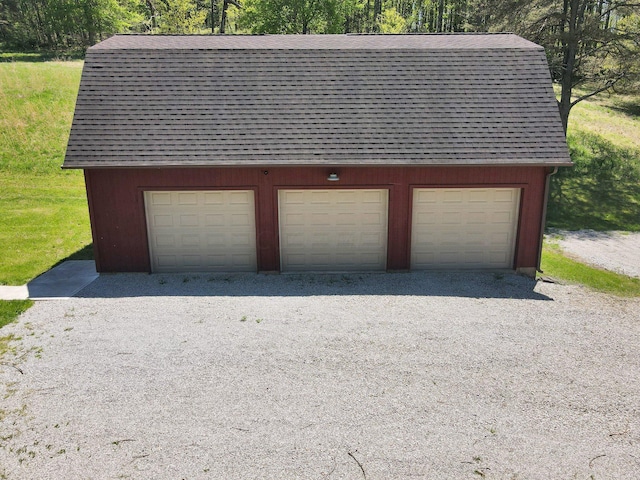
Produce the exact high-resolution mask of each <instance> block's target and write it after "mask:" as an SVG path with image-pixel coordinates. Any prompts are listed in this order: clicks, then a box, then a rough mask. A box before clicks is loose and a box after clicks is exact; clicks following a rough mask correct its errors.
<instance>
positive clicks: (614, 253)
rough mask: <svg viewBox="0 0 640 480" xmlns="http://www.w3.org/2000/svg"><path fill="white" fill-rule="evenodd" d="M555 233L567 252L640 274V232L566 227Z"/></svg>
mask: <svg viewBox="0 0 640 480" xmlns="http://www.w3.org/2000/svg"><path fill="white" fill-rule="evenodd" d="M552 237H555V238H557V239H558V240H557V241H558V244H559V245H560V247H562V249H563V250H564V251H565V252H567V253H569V255H571V256H574V257H578V258H579V259H580V260H582V261H583V262H586V263H589V264H591V265H595V266H596V267H600V268H604V269H606V270H612V271H614V272H618V273H623V274H625V275H629V276H631V277H638V278H640V232H634V233H630V232H596V231H594V230H578V231H574V232H571V231H564V230H562V231H557V232H555V234H554V235H552Z"/></svg>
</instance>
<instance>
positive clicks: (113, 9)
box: [0, 0, 640, 128]
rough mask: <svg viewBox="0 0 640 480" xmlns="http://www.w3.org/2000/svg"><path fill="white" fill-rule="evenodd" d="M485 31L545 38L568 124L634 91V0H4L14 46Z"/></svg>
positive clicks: (637, 8) (637, 15)
mask: <svg viewBox="0 0 640 480" xmlns="http://www.w3.org/2000/svg"><path fill="white" fill-rule="evenodd" d="M489 31H511V32H515V33H518V34H520V35H522V36H524V37H525V38H528V39H529V40H532V41H534V42H536V43H538V44H540V45H542V46H544V47H545V49H546V51H547V56H548V59H549V66H550V70H551V74H552V77H553V79H554V80H555V81H556V82H557V83H559V84H560V86H561V95H560V100H559V104H560V112H561V117H562V120H563V122H564V124H565V128H566V123H567V119H568V116H569V111H570V110H571V107H573V105H575V104H576V103H577V102H579V101H581V100H583V99H584V98H588V97H589V96H592V95H595V94H597V93H599V92H602V91H606V90H611V89H614V88H618V87H623V86H624V87H625V88H627V89H634V90H635V91H638V80H639V79H640V1H629V0H0V47H4V48H7V49H12V50H34V49H44V50H50V51H51V50H54V51H55V50H64V49H74V48H75V49H84V48H86V47H87V46H90V45H93V44H95V43H97V42H98V41H100V40H102V39H104V38H106V37H108V36H110V35H112V34H114V33H124V32H137V33H149V34H162V33H172V34H192V33H227V34H234V33H283V34H309V33H316V34H323V33H429V32H489ZM576 87H581V89H580V90H576ZM576 92H579V94H578V95H576Z"/></svg>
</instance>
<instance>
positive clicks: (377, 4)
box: [373, 0, 382, 32]
mask: <svg viewBox="0 0 640 480" xmlns="http://www.w3.org/2000/svg"><path fill="white" fill-rule="evenodd" d="M380 15H382V0H374V1H373V31H374V32H377V31H378V18H379V17H380Z"/></svg>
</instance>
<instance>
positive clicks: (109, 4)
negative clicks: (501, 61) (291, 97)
mask: <svg viewBox="0 0 640 480" xmlns="http://www.w3.org/2000/svg"><path fill="white" fill-rule="evenodd" d="M484 3H486V2H483V1H482V0H0V42H2V43H3V44H4V45H5V46H6V47H11V48H14V49H15V48H18V49H47V50H56V49H69V48H74V47H77V48H82V47H87V46H90V45H93V44H95V43H96V42H98V41H100V40H101V39H104V38H105V37H108V36H110V35H112V34H114V33H124V32H137V33H210V32H214V33H301V34H305V33H373V32H376V33H419V32H420V33H426V32H465V31H478V30H486V29H487V28H488V26H489V25H488V23H487V21H486V18H485V16H486V15H485V14H484V13H483V12H484V11H486V7H485V5H484Z"/></svg>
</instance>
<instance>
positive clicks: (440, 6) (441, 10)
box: [437, 0, 444, 33]
mask: <svg viewBox="0 0 640 480" xmlns="http://www.w3.org/2000/svg"><path fill="white" fill-rule="evenodd" d="M443 19H444V0H439V1H438V25H437V32H438V33H441V32H442V31H443V24H442V20H443Z"/></svg>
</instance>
